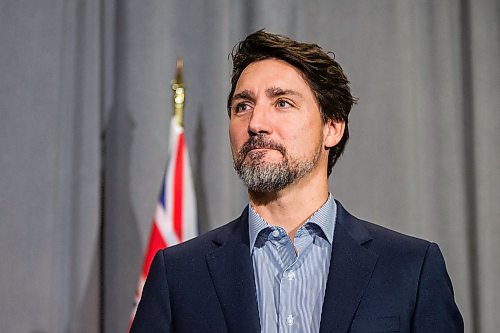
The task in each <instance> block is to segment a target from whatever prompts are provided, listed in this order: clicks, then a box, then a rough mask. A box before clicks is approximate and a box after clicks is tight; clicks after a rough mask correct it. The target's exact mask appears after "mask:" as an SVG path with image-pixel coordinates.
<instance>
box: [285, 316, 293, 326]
mask: <svg viewBox="0 0 500 333" xmlns="http://www.w3.org/2000/svg"><path fill="white" fill-rule="evenodd" d="M293 321H294V320H293V316H292V315H288V317H286V323H287V324H288V326H292V325H293Z"/></svg>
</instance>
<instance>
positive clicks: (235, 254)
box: [206, 207, 260, 332]
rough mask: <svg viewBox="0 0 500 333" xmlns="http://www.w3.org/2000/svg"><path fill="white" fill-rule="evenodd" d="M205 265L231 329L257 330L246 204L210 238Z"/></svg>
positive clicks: (238, 330)
mask: <svg viewBox="0 0 500 333" xmlns="http://www.w3.org/2000/svg"><path fill="white" fill-rule="evenodd" d="M213 242H214V243H215V244H216V245H217V246H218V247H217V248H216V249H215V250H214V251H212V252H211V253H208V254H207V255H206V260H207V265H208V269H209V272H210V275H211V277H212V281H213V284H214V286H215V291H216V293H217V296H218V298H219V302H220V305H221V307H222V312H223V313H224V318H225V320H226V324H227V327H228V331H230V332H260V320H259V309H258V306H257V296H256V295H257V293H256V289H255V279H254V273H253V264H252V259H251V257H250V246H249V240H248V207H247V208H246V209H245V210H244V211H243V214H241V216H240V217H239V218H238V219H236V220H235V221H233V222H231V223H230V224H229V225H228V228H223V232H221V233H219V234H218V235H217V236H216V237H215V238H214V240H213Z"/></svg>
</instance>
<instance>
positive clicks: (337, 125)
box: [323, 119, 345, 148]
mask: <svg viewBox="0 0 500 333" xmlns="http://www.w3.org/2000/svg"><path fill="white" fill-rule="evenodd" d="M344 129H345V122H343V121H337V120H334V119H327V120H326V123H325V125H324V127H323V137H324V145H325V147H327V148H331V147H333V146H335V145H336V144H337V143H339V142H340V140H341V139H342V136H343V135H344Z"/></svg>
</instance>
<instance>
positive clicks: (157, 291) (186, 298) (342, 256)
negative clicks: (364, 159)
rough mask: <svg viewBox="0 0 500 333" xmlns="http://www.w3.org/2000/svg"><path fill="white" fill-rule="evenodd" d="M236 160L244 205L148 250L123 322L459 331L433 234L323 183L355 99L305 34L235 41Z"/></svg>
mask: <svg viewBox="0 0 500 333" xmlns="http://www.w3.org/2000/svg"><path fill="white" fill-rule="evenodd" d="M232 56H233V75H232V80H231V83H232V86H231V92H230V94H229V98H228V111H229V118H230V121H229V138H230V141H231V149H232V154H233V160H234V167H235V170H236V172H237V173H238V175H239V176H240V178H241V179H242V180H243V182H244V184H245V185H246V186H247V188H248V195H249V201H250V203H249V205H248V207H247V208H246V209H245V210H244V211H243V213H242V215H241V216H240V217H239V218H238V219H236V220H234V221H233V222H231V223H229V224H227V225H225V226H223V227H220V228H218V229H216V230H213V231H211V232H209V233H207V234H205V235H203V236H200V237H198V238H196V239H194V240H191V241H188V242H186V243H184V244H181V245H178V246H174V247H171V248H167V249H165V250H162V251H160V252H158V254H157V255H156V257H155V259H154V261H153V264H152V266H151V270H150V273H149V276H148V280H147V282H146V285H145V288H144V292H143V295H142V299H141V302H140V304H139V308H138V311H137V314H136V317H135V321H134V323H133V325H132V329H131V331H132V332H396V331H397V332H462V331H463V321H462V317H461V315H460V312H459V310H458V308H457V306H456V304H455V301H454V296H453V289H452V286H451V282H450V279H449V277H448V274H447V272H446V268H445V264H444V260H443V257H442V255H441V253H440V250H439V248H438V246H437V245H436V244H433V243H429V242H427V241H424V240H420V239H416V238H412V237H409V236H405V235H402V234H399V233H396V232H394V231H390V230H387V229H385V228H382V227H380V226H376V225H374V224H371V223H369V222H365V221H362V220H359V219H357V218H355V217H354V216H352V215H350V214H349V213H348V212H347V211H346V210H345V209H344V208H343V207H342V205H341V204H340V203H339V202H337V201H335V200H333V198H332V195H331V194H330V193H329V192H328V176H329V175H330V173H331V171H332V168H333V165H334V164H335V162H336V161H337V159H338V158H339V156H340V155H341V153H342V151H343V149H344V146H345V144H346V141H347V139H348V136H349V134H348V133H349V131H348V126H347V125H348V115H349V112H350V110H351V106H352V104H353V103H354V102H355V98H354V97H353V96H352V95H351V93H350V88H349V82H348V80H347V78H346V76H345V75H344V73H343V70H342V68H341V67H340V65H339V64H338V63H337V62H336V61H335V60H334V59H332V58H330V57H329V56H328V55H327V54H326V53H324V52H323V51H322V49H321V48H320V47H319V46H317V45H313V44H306V43H299V42H296V41H293V40H291V39H289V38H287V37H284V36H280V35H273V34H269V33H266V32H264V31H258V32H256V33H254V34H251V35H250V36H248V37H247V38H246V39H245V40H244V41H242V42H241V43H240V44H239V45H238V46H237V48H236V49H235V50H234V51H233V54H232Z"/></svg>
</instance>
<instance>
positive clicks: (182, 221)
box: [129, 116, 198, 328]
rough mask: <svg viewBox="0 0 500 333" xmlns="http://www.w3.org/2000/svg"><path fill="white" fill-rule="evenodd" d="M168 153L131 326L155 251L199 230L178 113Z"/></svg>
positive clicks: (173, 120) (178, 241) (182, 239)
mask: <svg viewBox="0 0 500 333" xmlns="http://www.w3.org/2000/svg"><path fill="white" fill-rule="evenodd" d="M169 153H170V156H169V158H168V160H167V167H166V170H165V174H164V176H163V181H162V186H161V190H160V195H159V198H158V203H157V205H156V211H155V215H154V218H153V226H152V228H151V234H150V238H149V244H148V247H147V251H146V255H145V257H144V262H143V265H142V271H141V276H140V278H139V283H138V285H137V290H136V293H135V302H134V309H133V311H132V314H131V317H130V324H129V328H130V325H131V324H132V321H133V320H134V317H135V312H136V310H137V305H138V304H139V301H140V299H141V295H142V289H143V287H144V283H145V282H146V278H147V276H148V272H149V267H150V265H151V261H152V260H153V257H154V255H155V254H156V252H157V251H158V250H160V249H162V248H165V247H167V246H172V245H175V244H178V243H180V242H182V241H185V240H188V239H190V238H193V237H195V236H196V235H197V233H198V227H197V216H196V215H197V214H196V197H195V192H194V186H193V179H192V176H191V167H190V165H189V156H188V150H187V146H186V142H185V138H184V128H183V127H182V126H181V125H180V122H179V121H178V118H177V117H175V116H174V117H172V120H171V123H170V139H169Z"/></svg>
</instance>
